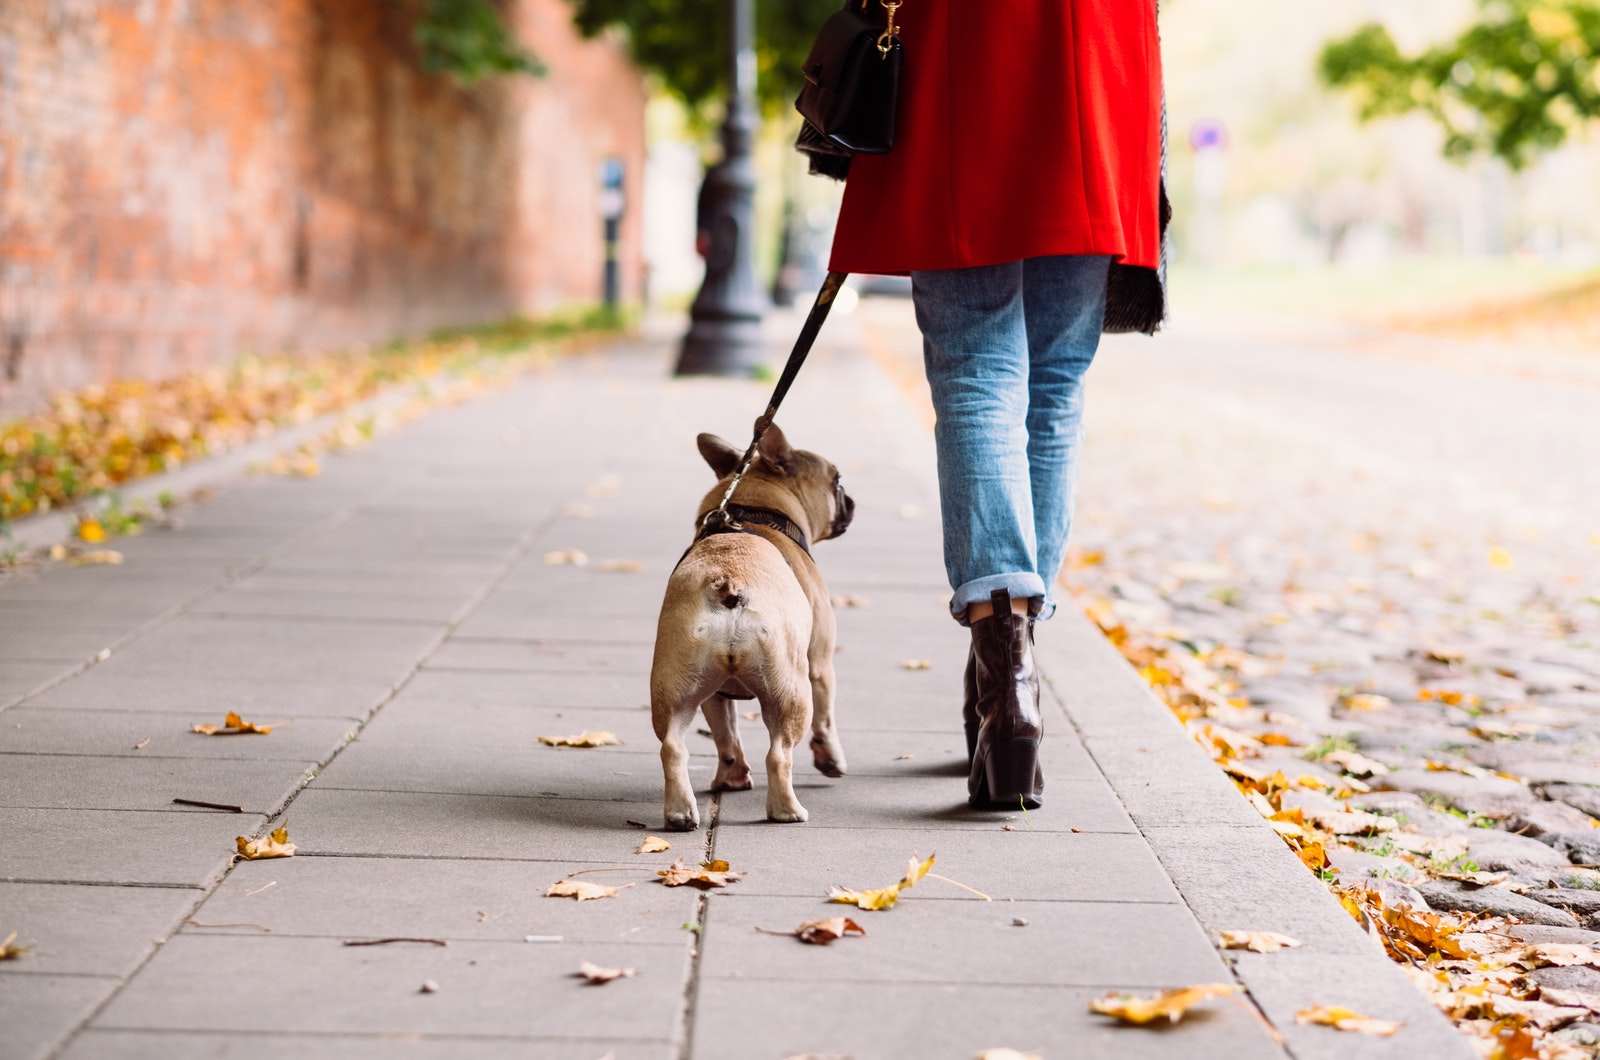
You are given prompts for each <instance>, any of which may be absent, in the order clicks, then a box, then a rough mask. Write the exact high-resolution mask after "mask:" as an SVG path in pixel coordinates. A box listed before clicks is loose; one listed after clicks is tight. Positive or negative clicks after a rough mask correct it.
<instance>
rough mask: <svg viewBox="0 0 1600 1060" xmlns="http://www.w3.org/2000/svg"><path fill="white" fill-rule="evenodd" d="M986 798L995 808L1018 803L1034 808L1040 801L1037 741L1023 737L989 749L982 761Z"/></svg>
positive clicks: (1041, 792) (1041, 801) (1040, 787)
mask: <svg viewBox="0 0 1600 1060" xmlns="http://www.w3.org/2000/svg"><path fill="white" fill-rule="evenodd" d="M984 773H985V779H986V781H987V784H986V785H985V786H986V787H987V788H988V791H987V792H986V794H987V795H988V798H989V801H990V802H991V803H993V804H994V805H995V806H997V807H1011V806H1016V805H1017V804H1018V803H1021V805H1023V806H1025V807H1027V808H1028V809H1030V810H1036V809H1038V808H1039V807H1040V805H1042V804H1043V802H1044V792H1043V790H1042V789H1043V787H1044V785H1043V784H1041V783H1040V781H1041V780H1042V779H1043V778H1042V776H1041V775H1040V769H1039V741H1038V740H1035V739H1032V738H1030V737H1026V736H1018V737H1013V738H1012V739H1009V740H1003V741H1001V742H998V743H996V744H995V745H994V746H992V747H990V748H989V757H988V760H987V761H986V762H984Z"/></svg>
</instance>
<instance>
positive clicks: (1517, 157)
mask: <svg viewBox="0 0 1600 1060" xmlns="http://www.w3.org/2000/svg"><path fill="white" fill-rule="evenodd" d="M1479 6H1480V11H1479V15H1478V20H1477V21H1476V22H1475V23H1474V24H1473V25H1472V26H1471V27H1469V28H1468V29H1467V30H1465V31H1464V32H1463V33H1462V34H1461V35H1460V36H1458V37H1456V38H1455V39H1454V40H1451V41H1448V42H1446V43H1443V44H1439V45H1436V46H1435V47H1432V48H1429V49H1427V50H1425V51H1423V52H1422V53H1421V54H1418V55H1413V56H1408V55H1405V54H1402V53H1401V51H1400V48H1399V47H1398V46H1397V45H1396V44H1395V42H1394V38H1392V37H1391V36H1390V35H1389V31H1388V30H1387V29H1385V28H1384V27H1382V26H1380V25H1376V24H1368V25H1365V26H1363V27H1361V28H1360V29H1358V30H1357V31H1356V32H1355V33H1353V34H1351V35H1350V36H1348V37H1345V38H1343V39H1342V40H1336V41H1334V42H1332V43H1330V44H1328V45H1327V46H1326V47H1325V48H1324V49H1323V51H1322V55H1321V58H1320V62H1319V66H1320V73H1321V75H1322V78H1323V80H1324V81H1325V82H1326V83H1327V84H1329V85H1331V86H1333V87H1337V88H1346V89H1349V90H1351V91H1352V92H1354V93H1355V95H1356V97H1357V99H1358V100H1359V106H1360V113H1361V117H1362V120H1364V121H1365V120H1370V119H1373V118H1379V117H1385V116H1389V115H1396V114H1402V113H1405V112H1407V111H1413V110H1419V111H1422V112H1423V113H1426V114H1428V115H1430V116H1432V117H1433V118H1434V120H1436V121H1437V122H1438V123H1439V124H1440V125H1441V126H1442V127H1443V128H1444V131H1445V134H1446V139H1445V145H1444V150H1445V154H1446V155H1448V156H1450V157H1452V158H1465V157H1467V156H1470V155H1474V154H1484V153H1489V154H1494V155H1498V156H1499V157H1500V158H1503V159H1504V160H1505V161H1506V162H1507V163H1508V164H1510V165H1511V166H1512V167H1513V168H1517V169H1520V168H1522V167H1523V166H1525V165H1527V164H1528V163H1529V162H1531V161H1532V160H1533V159H1534V158H1535V157H1536V156H1537V155H1538V154H1539V153H1540V152H1543V151H1546V150H1549V149H1551V148H1554V147H1558V146H1560V145H1561V144H1562V143H1563V142H1564V141H1565V140H1566V138H1567V136H1568V135H1570V134H1571V133H1572V132H1573V131H1574V130H1576V129H1577V128H1578V127H1579V126H1581V125H1583V124H1584V123H1585V122H1587V121H1589V120H1592V119H1594V118H1600V0H1479Z"/></svg>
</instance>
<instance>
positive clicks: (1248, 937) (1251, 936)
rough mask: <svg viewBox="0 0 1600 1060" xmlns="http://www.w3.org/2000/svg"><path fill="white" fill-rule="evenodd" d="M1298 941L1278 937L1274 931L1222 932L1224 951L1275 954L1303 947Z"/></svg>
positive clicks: (1281, 936) (1282, 936)
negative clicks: (1250, 951) (1251, 951)
mask: <svg viewBox="0 0 1600 1060" xmlns="http://www.w3.org/2000/svg"><path fill="white" fill-rule="evenodd" d="M1304 945H1305V943H1303V942H1301V941H1300V940H1299V939H1296V938H1290V937H1289V936H1288V935H1280V934H1278V933H1277V932H1276V931H1224V932H1222V948H1223V949H1225V950H1253V951H1254V952H1256V953H1276V952H1278V951H1279V950H1284V949H1294V948H1295V947H1296V946H1304Z"/></svg>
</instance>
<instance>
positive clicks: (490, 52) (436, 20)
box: [411, 0, 545, 84]
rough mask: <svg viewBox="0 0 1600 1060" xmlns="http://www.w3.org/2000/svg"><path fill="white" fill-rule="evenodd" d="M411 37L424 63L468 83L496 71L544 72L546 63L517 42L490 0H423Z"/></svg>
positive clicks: (498, 10)
mask: <svg viewBox="0 0 1600 1060" xmlns="http://www.w3.org/2000/svg"><path fill="white" fill-rule="evenodd" d="M411 32H412V37H413V39H415V40H416V42H417V47H418V48H419V49H421V51H422V66H423V69H425V70H427V71H429V72H430V73H446V74H450V75H451V76H453V77H455V78H456V79H457V80H459V81H462V82H464V83H466V84H471V83H473V82H474V81H478V80H480V79H482V78H485V77H491V76H494V75H496V74H530V75H532V76H534V77H539V76H542V75H543V74H544V72H545V68H544V64H542V63H541V62H539V60H538V58H537V57H536V56H534V54H533V53H532V52H530V51H528V50H527V49H526V48H524V47H523V46H522V45H521V44H520V43H518V41H517V38H516V35H515V34H514V33H513V32H512V31H511V27H510V26H509V25H507V24H506V18H505V12H504V11H502V10H501V9H500V7H499V6H497V5H496V4H495V3H493V2H492V0H423V5H422V10H421V11H420V12H419V13H418V15H417V21H416V25H415V26H414V27H413V28H412V31H411Z"/></svg>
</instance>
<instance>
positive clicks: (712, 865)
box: [656, 858, 745, 891]
mask: <svg viewBox="0 0 1600 1060" xmlns="http://www.w3.org/2000/svg"><path fill="white" fill-rule="evenodd" d="M656 875H657V876H659V877H661V882H662V883H663V884H665V885H666V886H668V887H682V886H683V885H684V884H689V885H691V886H694V887H698V888H700V889H701V890H703V891H704V890H710V889H711V888H712V887H726V886H727V885H728V884H730V883H738V882H739V881H740V880H742V879H744V876H745V874H744V873H742V872H740V871H738V870H737V869H732V868H729V867H728V863H727V862H726V861H721V860H718V861H702V862H701V863H700V864H699V865H697V866H696V865H685V864H684V863H683V859H682V858H679V859H678V860H677V861H674V862H673V863H672V864H671V865H668V866H667V867H666V868H664V869H657V870H656Z"/></svg>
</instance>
